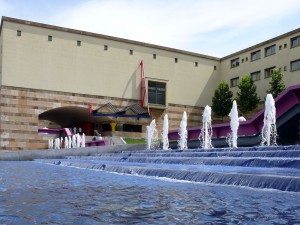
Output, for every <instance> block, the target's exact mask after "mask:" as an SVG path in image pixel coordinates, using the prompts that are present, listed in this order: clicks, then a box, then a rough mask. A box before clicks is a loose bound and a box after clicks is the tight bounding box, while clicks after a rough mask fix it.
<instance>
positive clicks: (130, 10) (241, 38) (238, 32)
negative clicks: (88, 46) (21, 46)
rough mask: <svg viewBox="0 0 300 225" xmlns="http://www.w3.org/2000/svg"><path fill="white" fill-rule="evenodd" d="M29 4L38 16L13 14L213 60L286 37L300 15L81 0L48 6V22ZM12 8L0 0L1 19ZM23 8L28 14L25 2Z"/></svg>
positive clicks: (266, 5)
mask: <svg viewBox="0 0 300 225" xmlns="http://www.w3.org/2000/svg"><path fill="white" fill-rule="evenodd" d="M5 2H7V3H5ZM30 2H31V4H32V5H34V6H35V10H34V11H31V12H29V11H28V12H24V10H23V11H22V5H21V4H20V5H18V6H16V4H14V7H13V9H14V10H13V11H14V12H18V11H22V14H20V15H21V16H22V18H25V19H26V15H27V18H28V19H31V18H33V19H35V18H36V19H37V21H38V22H45V23H50V24H54V25H58V26H65V27H70V28H75V29H80V30H86V31H91V32H96V33H101V34H106V35H111V36H116V37H121V38H127V39H132V40H137V41H142V42H147V43H153V44H158V45H163V46H168V47H174V48H179V49H183V50H188V51H193V52H199V53H203V54H209V55H214V56H224V55H226V54H230V53H233V52H234V51H236V50H240V49H241V48H244V47H248V46H249V44H255V43H258V42H260V41H263V40H266V39H268V38H271V37H273V36H274V35H275V36H276V35H279V34H280V33H281V32H287V31H289V29H290V28H289V27H288V28H286V26H285V25H282V24H281V21H283V20H285V21H286V20H287V19H286V18H287V17H288V16H289V15H295V12H297V11H298V13H300V5H299V4H298V3H299V1H298V0H284V1H283V0H264V1H262V0H243V1H241V0H210V1H207V0H197V1H194V0H177V1H175V0H173V1H172V0H164V1H161V0H151V1H150V0H143V1H140V0H87V1H80V0H77V1H75V3H74V4H72V5H71V4H70V5H67V7H66V4H69V3H72V1H67V0H64V1H61V5H64V7H60V8H57V7H56V8H55V5H56V4H49V7H48V8H47V9H46V12H47V13H46V12H45V15H44V17H45V18H43V14H41V13H38V7H42V6H43V4H40V5H37V4H34V2H32V1H30ZM42 2H44V1H42ZM8 3H9V1H8V0H7V1H4V0H0V13H1V14H5V12H8V11H9V10H10V11H11V10H12V9H11V6H10V5H9V4H8ZM44 3H45V2H44ZM22 4H24V5H23V8H27V9H28V7H26V6H25V4H26V1H22ZM26 5H27V4H26ZM1 6H2V7H1ZM51 7H52V8H51ZM3 9H4V10H3ZM17 9H19V10H17ZM41 11H42V10H39V12H41ZM49 15H51V16H49ZM12 16H13V17H18V15H16V16H14V15H12ZM294 19H295V20H296V19H297V18H294ZM297 23H298V24H297V26H298V27H299V24H300V21H299V22H297ZM285 29H287V30H285ZM274 30H275V31H274ZM276 32H279V33H276ZM254 33H255V35H253V34H254ZM234 47H236V48H237V49H233V48H234Z"/></svg>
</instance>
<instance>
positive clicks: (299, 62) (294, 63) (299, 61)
mask: <svg viewBox="0 0 300 225" xmlns="http://www.w3.org/2000/svg"><path fill="white" fill-rule="evenodd" d="M290 65H291V72H294V71H298V70H300V59H297V60H294V61H291V63H290ZM294 65H296V69H293V66H294Z"/></svg>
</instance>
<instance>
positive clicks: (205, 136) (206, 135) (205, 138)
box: [199, 105, 213, 149]
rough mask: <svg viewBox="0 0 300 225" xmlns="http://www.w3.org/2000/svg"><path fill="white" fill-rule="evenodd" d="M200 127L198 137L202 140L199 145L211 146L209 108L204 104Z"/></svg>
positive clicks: (203, 146) (206, 147)
mask: <svg viewBox="0 0 300 225" xmlns="http://www.w3.org/2000/svg"><path fill="white" fill-rule="evenodd" d="M202 122H203V125H202V129H201V133H200V135H199V139H200V141H201V142H202V145H201V147H202V148H204V149H208V148H213V146H212V144H211V136H212V128H211V108H210V106H208V105H207V106H205V108H204V111H203V114H202Z"/></svg>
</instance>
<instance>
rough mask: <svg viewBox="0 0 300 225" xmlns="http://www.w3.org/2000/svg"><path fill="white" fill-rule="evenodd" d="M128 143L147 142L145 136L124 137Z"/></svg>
mask: <svg viewBox="0 0 300 225" xmlns="http://www.w3.org/2000/svg"><path fill="white" fill-rule="evenodd" d="M123 139H124V141H126V143H127V144H146V139H145V138H123Z"/></svg>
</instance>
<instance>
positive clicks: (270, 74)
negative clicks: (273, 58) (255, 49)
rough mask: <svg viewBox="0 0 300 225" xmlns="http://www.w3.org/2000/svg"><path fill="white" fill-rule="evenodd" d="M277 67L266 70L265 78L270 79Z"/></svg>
mask: <svg viewBox="0 0 300 225" xmlns="http://www.w3.org/2000/svg"><path fill="white" fill-rule="evenodd" d="M274 69H275V66H273V67H270V68H267V69H265V78H269V77H271V76H272V73H273V72H274Z"/></svg>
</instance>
